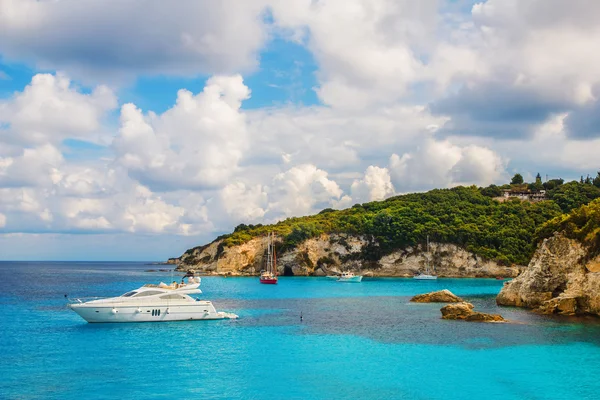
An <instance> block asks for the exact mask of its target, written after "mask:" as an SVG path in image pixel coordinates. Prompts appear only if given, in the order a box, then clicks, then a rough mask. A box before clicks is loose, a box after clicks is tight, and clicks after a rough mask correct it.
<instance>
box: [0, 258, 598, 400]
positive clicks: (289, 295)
mask: <svg viewBox="0 0 600 400" xmlns="http://www.w3.org/2000/svg"><path fill="white" fill-rule="evenodd" d="M159 268H169V267H165V266H156V265H148V264H147V263H133V262H110V263H106V262H0V310H1V311H0V315H1V317H0V398H1V399H112V398H118V399H183V398H186V399H193V398H199V399H415V400H417V399H418V400H421V399H444V400H447V399H503V400H508V399H598V398H600V379H599V372H600V322H599V320H598V319H596V318H591V317H590V318H566V317H562V318H560V317H550V316H542V315H537V314H535V313H532V312H530V311H527V310H523V309H515V308H501V307H498V306H496V304H495V295H496V294H497V293H498V292H499V290H500V288H501V287H502V284H503V282H502V281H499V280H496V279H441V278H440V279H438V280H437V281H416V280H412V279H401V278H365V279H364V280H363V282H362V283H338V282H336V281H334V280H329V279H327V278H316V277H280V279H279V284H277V285H261V284H259V282H258V278H254V277H203V278H202V286H201V288H202V290H203V293H202V295H201V297H202V298H204V299H207V300H211V301H212V302H213V303H214V305H215V307H216V308H217V310H218V311H228V312H233V313H236V314H238V315H239V319H235V320H219V321H185V322H162V323H127V324H88V323H86V322H85V321H84V320H83V319H81V318H80V317H79V316H78V315H77V314H75V313H74V312H72V311H71V310H69V309H68V308H67V307H66V299H65V295H67V296H68V297H79V296H85V297H87V296H116V295H120V294H122V293H124V292H127V291H129V290H131V289H135V288H137V287H139V286H141V285H143V284H146V283H159V282H161V281H163V282H167V283H168V282H170V281H172V280H178V279H180V275H177V274H175V275H172V273H171V272H169V271H163V272H160V271H158V272H147V270H149V269H159ZM440 289H449V290H451V291H452V292H453V293H455V294H456V295H459V296H462V297H463V298H464V299H466V300H467V301H469V302H471V303H473V304H474V305H475V308H476V309H478V310H480V311H484V312H491V313H500V314H502V315H503V316H504V317H505V318H506V319H508V320H510V321H511V322H510V323H504V324H489V323H488V324H486V323H475V322H464V321H448V320H442V319H441V318H440V316H441V313H440V307H441V305H440V304H415V303H410V302H409V300H410V298H411V296H413V295H415V294H419V293H425V292H430V291H433V290H440ZM301 316H302V318H301Z"/></svg>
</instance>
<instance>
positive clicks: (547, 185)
mask: <svg viewBox="0 0 600 400" xmlns="http://www.w3.org/2000/svg"><path fill="white" fill-rule="evenodd" d="M563 183H565V181H564V179H560V178H558V179H550V180H549V181H547V182H544V189H546V190H552V189H556V188H557V187H559V186H560V185H562V184H563Z"/></svg>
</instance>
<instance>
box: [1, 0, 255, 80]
mask: <svg viewBox="0 0 600 400" xmlns="http://www.w3.org/2000/svg"><path fill="white" fill-rule="evenodd" d="M0 9H2V13H0V52H2V53H3V54H4V55H5V56H6V57H7V58H10V59H20V60H23V59H24V60H27V61H32V62H35V63H36V64H37V65H38V66H41V67H43V68H53V69H59V70H67V71H69V73H70V75H72V76H75V77H77V78H83V79H85V80H88V81H92V82H96V81H97V80H98V79H102V80H103V81H106V80H107V79H108V80H113V81H115V80H121V79H123V78H130V77H135V76H138V75H140V74H142V75H148V74H167V75H191V76H196V75H198V74H207V73H232V72H239V71H247V70H251V69H253V68H255V67H256V65H257V52H258V51H259V50H260V48H261V47H262V46H263V43H264V41H265V40H266V38H267V30H266V26H265V24H264V22H263V21H262V18H261V15H262V13H263V12H264V1H262V0H261V1H242V2H239V1H235V0H221V1H217V2H214V1H206V0H199V1H196V0H182V1H177V2H175V3H172V2H169V3H167V2H155V1H152V0H138V1H131V2H130V1H125V2H123V1H114V0H113V1H90V0H88V1H81V2H70V1H69V2H61V1H36V0H0ZM40 32H44V34H43V35H40V34H39V33H40Z"/></svg>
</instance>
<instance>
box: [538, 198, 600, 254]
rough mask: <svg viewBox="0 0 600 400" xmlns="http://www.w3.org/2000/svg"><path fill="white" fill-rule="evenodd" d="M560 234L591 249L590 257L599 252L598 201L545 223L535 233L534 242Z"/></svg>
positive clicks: (599, 209) (599, 203)
mask: <svg viewBox="0 0 600 400" xmlns="http://www.w3.org/2000/svg"><path fill="white" fill-rule="evenodd" d="M554 232H562V233H563V234H564V235H565V236H567V237H569V238H571V239H577V240H579V241H580V242H582V243H584V244H585V245H588V246H590V247H591V249H592V252H591V253H592V255H595V254H598V253H599V252H600V199H597V200H594V201H592V202H590V203H589V204H588V205H584V206H581V207H579V208H576V209H574V210H572V211H571V212H570V213H568V214H563V215H560V216H558V217H556V218H553V219H552V220H550V221H548V222H547V223H545V224H544V225H543V226H542V227H541V228H540V229H539V230H538V232H537V233H536V242H539V241H541V240H542V239H545V238H547V237H550V236H552V235H553V234H554Z"/></svg>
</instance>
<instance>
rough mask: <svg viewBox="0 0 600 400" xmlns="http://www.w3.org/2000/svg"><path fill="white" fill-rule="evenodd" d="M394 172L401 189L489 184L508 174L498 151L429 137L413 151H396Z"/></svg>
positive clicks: (396, 184) (391, 169)
mask: <svg viewBox="0 0 600 400" xmlns="http://www.w3.org/2000/svg"><path fill="white" fill-rule="evenodd" d="M390 174H391V178H392V182H393V183H394V187H395V188H396V190H398V191H401V192H407V191H413V190H424V189H430V188H436V187H450V186H454V185H459V184H460V185H470V184H476V185H489V184H491V183H497V182H499V181H500V180H502V178H506V172H505V162H504V161H503V160H502V158H501V157H500V156H499V155H497V154H496V153H495V152H494V151H492V150H490V149H488V148H485V147H481V146H476V145H470V146H465V147H460V146H457V145H454V144H452V143H451V142H450V141H448V140H444V141H435V140H433V139H426V140H425V142H424V143H423V144H422V146H420V147H419V148H417V149H416V150H415V151H413V152H409V153H404V154H403V155H402V156H398V155H397V154H393V155H392V156H391V157H390Z"/></svg>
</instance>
